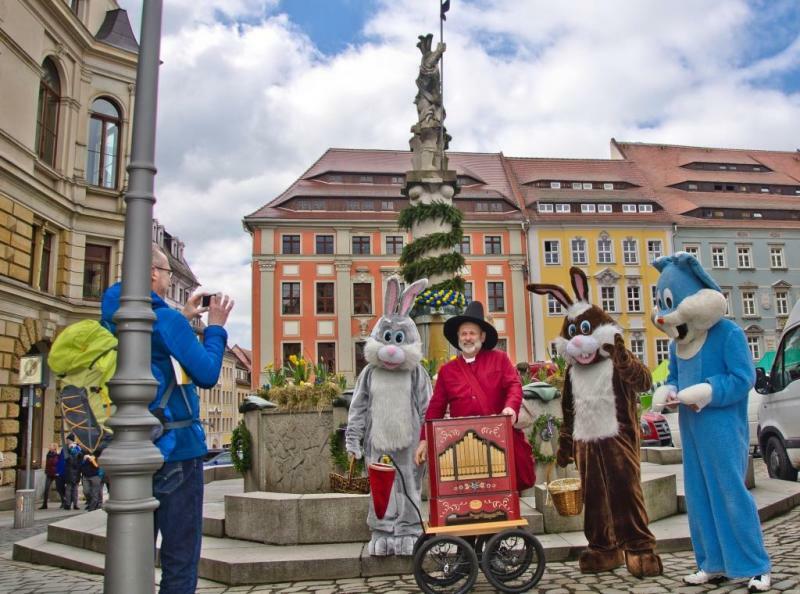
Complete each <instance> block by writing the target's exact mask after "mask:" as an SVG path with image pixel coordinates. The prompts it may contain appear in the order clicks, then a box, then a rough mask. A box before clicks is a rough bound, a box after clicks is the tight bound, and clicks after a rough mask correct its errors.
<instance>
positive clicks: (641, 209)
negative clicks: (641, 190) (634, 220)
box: [639, 204, 653, 212]
mask: <svg viewBox="0 0 800 594" xmlns="http://www.w3.org/2000/svg"><path fill="white" fill-rule="evenodd" d="M639 212H653V205H652V204H640V205H639Z"/></svg>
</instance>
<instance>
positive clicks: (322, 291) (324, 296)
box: [317, 283, 335, 314]
mask: <svg viewBox="0 0 800 594" xmlns="http://www.w3.org/2000/svg"><path fill="white" fill-rule="evenodd" d="M334 303H335V302H334V297H333V283H317V313H318V314H332V313H335V308H334Z"/></svg>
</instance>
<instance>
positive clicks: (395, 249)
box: [386, 235, 403, 256]
mask: <svg viewBox="0 0 800 594" xmlns="http://www.w3.org/2000/svg"><path fill="white" fill-rule="evenodd" d="M386 253H387V254H391V255H393V256H399V255H400V254H402V253H403V236H402V235H387V236H386Z"/></svg>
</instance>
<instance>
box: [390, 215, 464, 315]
mask: <svg viewBox="0 0 800 594" xmlns="http://www.w3.org/2000/svg"><path fill="white" fill-rule="evenodd" d="M463 218H464V215H463V214H462V213H461V211H460V210H458V209H457V208H456V207H455V206H453V205H451V204H447V203H445V202H433V203H431V204H415V205H412V206H408V207H406V208H404V209H403V210H402V211H401V212H400V217H399V220H398V223H399V226H400V228H401V229H405V230H406V231H411V228H412V226H413V225H414V224H415V223H422V222H426V221H432V220H436V219H438V220H440V221H441V222H442V223H449V224H450V227H451V229H450V231H449V232H445V231H441V232H436V233H431V234H430V235H426V236H424V237H419V238H417V239H415V240H414V241H412V242H411V243H409V244H408V245H406V246H405V247H404V248H403V253H402V255H401V256H400V265H401V274H402V275H403V279H404V280H405V281H406V282H407V283H412V282H414V281H415V280H417V279H420V278H430V277H431V276H434V275H440V274H444V275H447V276H449V277H450V278H448V279H447V280H444V281H442V282H439V283H436V284H435V285H432V286H430V287H428V288H427V289H425V291H423V292H422V293H421V294H420V295H419V296H418V297H417V303H419V304H422V305H426V306H428V307H431V308H439V307H442V306H445V305H449V306H453V307H456V308H459V309H460V308H462V307H464V305H465V303H466V301H465V299H464V294H463V293H464V279H463V278H461V277H460V276H459V275H458V271H459V270H461V268H463V266H464V256H463V255H461V254H460V253H459V252H458V251H457V249H458V246H459V245H460V244H461V238H462V236H463V231H462V229H461V221H462V220H463ZM442 249H443V250H447V252H446V253H444V254H439V255H438V256H427V257H426V256H425V254H427V253H429V252H431V251H432V250H442Z"/></svg>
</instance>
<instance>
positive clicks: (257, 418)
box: [244, 409, 334, 493]
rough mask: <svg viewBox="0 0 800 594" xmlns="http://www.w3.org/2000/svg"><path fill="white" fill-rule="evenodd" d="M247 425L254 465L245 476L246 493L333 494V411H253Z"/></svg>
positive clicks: (246, 417) (246, 415)
mask: <svg viewBox="0 0 800 594" xmlns="http://www.w3.org/2000/svg"><path fill="white" fill-rule="evenodd" d="M245 424H246V425H247V429H248V430H249V431H250V434H251V435H252V437H253V447H252V465H251V469H250V471H248V472H247V473H245V477H244V478H245V480H244V489H245V492H246V493H249V492H252V491H270V492H275V493H328V492H330V479H329V474H330V472H331V471H332V465H331V456H330V436H331V432H332V431H333V429H334V422H333V411H331V410H326V411H322V412H316V411H314V412H292V413H287V412H276V411H274V410H269V409H267V410H261V411H250V412H248V413H246V414H245Z"/></svg>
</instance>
